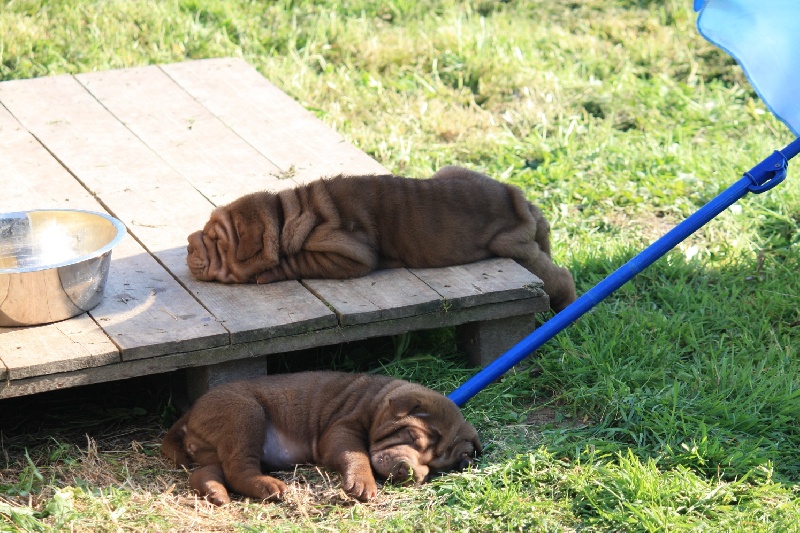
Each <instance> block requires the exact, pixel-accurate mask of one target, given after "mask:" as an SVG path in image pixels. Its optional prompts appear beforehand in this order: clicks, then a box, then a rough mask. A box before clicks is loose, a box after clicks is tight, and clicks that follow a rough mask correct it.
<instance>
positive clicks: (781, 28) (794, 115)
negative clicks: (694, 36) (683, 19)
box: [694, 0, 800, 136]
mask: <svg viewBox="0 0 800 533" xmlns="http://www.w3.org/2000/svg"><path fill="white" fill-rule="evenodd" d="M694 9H695V11H699V12H700V13H699V15H698V17H697V29H698V31H699V32H700V34H701V35H702V36H703V37H705V38H706V39H707V40H708V41H710V42H711V43H712V44H714V45H716V46H718V47H719V48H721V49H722V50H724V51H725V52H727V53H728V54H730V55H731V56H732V57H733V58H734V59H736V61H737V62H738V63H739V65H741V67H742V69H743V70H744V72H745V74H746V75H747V78H748V79H749V80H750V84H751V85H752V86H753V88H754V89H755V90H756V92H757V93H758V95H759V97H760V98H761V99H762V100H763V101H764V103H765V104H766V105H767V107H768V108H769V110H770V111H771V112H772V113H773V114H774V115H775V116H776V117H778V118H779V119H780V120H782V121H783V122H784V123H785V124H786V125H787V126H789V129H791V130H792V132H793V133H794V134H795V135H797V136H800V0H694Z"/></svg>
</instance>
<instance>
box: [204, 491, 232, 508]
mask: <svg viewBox="0 0 800 533" xmlns="http://www.w3.org/2000/svg"><path fill="white" fill-rule="evenodd" d="M221 489H222V490H216V489H211V490H209V491H208V492H206V494H205V498H206V499H207V500H208V501H210V502H211V503H213V504H214V505H216V506H217V507H221V506H223V505H228V504H229V503H231V497H230V496H229V495H228V491H227V490H225V487H221Z"/></svg>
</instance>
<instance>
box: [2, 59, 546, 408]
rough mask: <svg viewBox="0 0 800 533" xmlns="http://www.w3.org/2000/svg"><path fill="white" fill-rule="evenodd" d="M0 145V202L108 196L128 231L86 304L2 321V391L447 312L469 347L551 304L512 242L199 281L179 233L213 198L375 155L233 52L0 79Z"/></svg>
mask: <svg viewBox="0 0 800 533" xmlns="http://www.w3.org/2000/svg"><path fill="white" fill-rule="evenodd" d="M0 162H2V168H0V183H2V186H1V187H0V189H2V194H0V212H7V211H20V210H26V209H43V208H75V209H87V210H93V211H106V212H108V213H110V214H111V215H113V216H115V217H117V218H119V219H120V220H122V221H123V222H124V223H125V225H126V226H127V228H128V233H129V234H128V237H127V238H126V239H125V240H124V241H123V243H122V244H121V245H120V246H119V247H117V248H116V249H115V250H114V252H113V254H112V265H111V271H110V274H109V279H108V284H107V286H106V289H105V294H104V299H103V301H102V303H101V304H100V305H99V306H98V307H96V308H95V309H94V310H92V311H91V312H89V313H88V314H84V315H81V316H78V317H75V318H72V319H69V320H66V321H63V322H59V323H55V324H49V325H44V326H37V327H29V328H0V362H2V365H0V398H3V397H12V396H20V395H25V394H33V393H37V392H41V391H47V390H52V389H59V388H64V387H72V386H76V385H83V384H89V383H96V382H103V381H110V380H117V379H124V378H128V377H133V376H141V375H145V374H153V373H161V372H168V371H172V370H175V369H180V368H193V369H195V370H194V371H192V372H190V374H191V376H193V377H192V379H193V383H194V385H193V386H194V387H195V388H196V390H197V391H198V392H199V391H201V390H202V389H203V387H205V386H207V385H208V384H209V383H213V382H214V380H215V379H227V377H226V376H230V375H238V374H243V375H247V374H252V373H258V372H260V371H261V369H262V368H264V367H265V359H264V358H265V357H266V356H268V355H269V354H275V353H285V352H291V351H295V350H299V349H304V348H308V347H313V346H319V345H328V344H335V343H341V342H346V341H351V340H357V339H363V338H368V337H374V336H382V335H394V334H399V333H403V332H406V331H411V330H417V329H426V328H436V327H441V326H451V325H462V327H461V330H460V331H461V332H460V335H461V336H462V337H463V339H464V341H465V347H466V349H467V350H468V351H470V352H471V353H472V358H473V361H474V362H476V363H478V364H480V363H482V362H486V361H487V359H490V358H492V357H494V356H496V355H499V354H500V353H502V352H503V351H504V350H505V349H506V348H508V347H509V346H511V345H512V344H513V343H514V342H516V341H517V340H518V339H519V338H521V337H522V336H523V335H524V334H526V333H528V332H530V331H531V330H532V329H533V328H534V322H533V314H535V313H539V312H543V311H546V310H547V309H548V298H547V296H546V295H545V294H544V292H543V290H542V284H541V281H540V280H539V279H538V278H536V277H535V276H533V275H532V274H530V273H529V272H528V271H527V270H525V269H523V268H522V267H520V266H519V265H517V264H516V263H514V262H513V261H510V260H506V259H497V260H489V261H484V262H481V263H475V264H471V265H464V266H458V267H452V268H446V269H426V270H406V269H397V270H386V271H379V272H375V273H374V274H372V275H370V276H368V277H365V278H361V279H354V280H348V281H330V280H327V281H326V280H307V281H303V282H298V281H287V282H281V283H276V284H271V285H266V286H264V285H261V286H256V285H233V286H232V285H223V284H218V283H203V282H198V281H196V280H194V279H193V278H192V277H191V276H190V275H189V272H188V268H187V267H186V262H185V261H186V237H187V235H188V234H189V233H191V232H193V231H195V230H197V229H200V228H201V227H202V226H203V224H204V223H205V222H206V220H207V219H208V216H209V214H210V212H211V210H212V209H213V207H214V206H215V205H220V204H224V203H227V202H229V201H231V200H233V199H235V198H237V197H239V196H241V195H242V194H245V193H247V192H251V191H256V190H263V189H272V190H278V189H282V188H286V187H292V186H295V185H296V184H299V183H304V182H308V181H310V180H313V179H316V178H319V177H321V176H325V175H332V174H338V173H340V172H346V173H382V172H386V169H384V168H383V167H382V166H381V165H380V164H378V163H377V162H376V161H375V160H373V159H372V158H370V157H369V156H367V155H366V154H365V153H363V152H361V151H360V150H358V149H357V148H355V147H354V146H352V145H351V144H349V143H347V142H346V141H345V140H344V139H343V138H342V137H341V136H340V135H339V134H338V133H336V132H335V131H333V130H331V129H330V128H328V127H327V126H325V125H324V124H323V123H322V122H321V121H320V120H318V119H317V118H316V117H315V116H314V115H312V114H311V113H309V112H308V111H306V110H305V109H304V108H303V107H302V106H300V105H299V104H297V103H296V102H295V101H294V100H292V99H291V98H290V97H289V96H287V95H286V94H284V93H282V92H281V91H280V90H278V89H277V88H276V87H275V86H274V85H272V84H271V83H270V82H268V81H267V80H266V79H265V78H264V77H262V76H261V75H260V74H259V73H258V72H257V71H256V70H255V69H254V68H252V67H251V66H249V65H248V64H247V63H246V62H244V61H242V60H240V59H210V60H202V61H190V62H185V63H177V64H170V65H162V66H150V67H142V68H132V69H124V70H116V71H107V72H96V73H89V74H80V75H77V76H69V75H63V76H55V77H47V78H38V79H32V80H18V81H7V82H2V83H0ZM515 317H516V318H515ZM219 376H222V377H221V378H220V377H219Z"/></svg>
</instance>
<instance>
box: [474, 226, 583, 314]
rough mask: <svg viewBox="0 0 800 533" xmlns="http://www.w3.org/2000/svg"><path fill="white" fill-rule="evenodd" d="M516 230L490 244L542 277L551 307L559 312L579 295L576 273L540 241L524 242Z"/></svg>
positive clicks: (504, 255) (494, 251)
mask: <svg viewBox="0 0 800 533" xmlns="http://www.w3.org/2000/svg"><path fill="white" fill-rule="evenodd" d="M515 233H516V230H515V231H512V232H509V233H504V234H500V235H498V236H497V237H495V238H494V239H493V240H492V242H490V243H489V250H490V251H491V252H492V253H493V254H495V255H497V256H499V257H508V258H510V259H514V260H515V261H517V262H518V263H519V264H521V265H522V266H524V267H525V268H526V269H528V270H529V271H530V272H532V273H533V274H535V275H536V276H538V277H539V278H541V280H542V281H543V282H544V290H545V292H546V293H547V295H548V296H549V297H550V307H551V308H552V309H553V311H555V312H558V311H561V310H562V309H564V308H565V307H566V306H568V305H569V304H571V303H572V302H573V301H574V300H575V299H576V298H577V295H576V292H575V281H574V280H573V278H572V274H571V273H570V271H569V270H567V269H566V268H563V267H559V266H557V265H556V264H555V263H553V260H552V259H551V258H550V255H549V254H547V253H545V251H544V250H543V249H542V248H541V247H540V245H539V243H538V242H535V241H531V240H528V241H527V242H524V241H520V240H519V239H518V238H517V237H518V235H516V234H515Z"/></svg>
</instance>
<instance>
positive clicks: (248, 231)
mask: <svg viewBox="0 0 800 533" xmlns="http://www.w3.org/2000/svg"><path fill="white" fill-rule="evenodd" d="M232 218H233V227H234V229H235V230H236V241H237V245H236V260H237V261H246V260H248V259H250V258H251V257H253V256H255V255H256V254H257V253H259V252H260V251H261V250H263V249H264V225H263V224H262V223H261V221H259V220H258V219H250V220H245V219H243V218H242V217H241V216H238V214H236V213H234V214H233V215H232Z"/></svg>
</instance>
